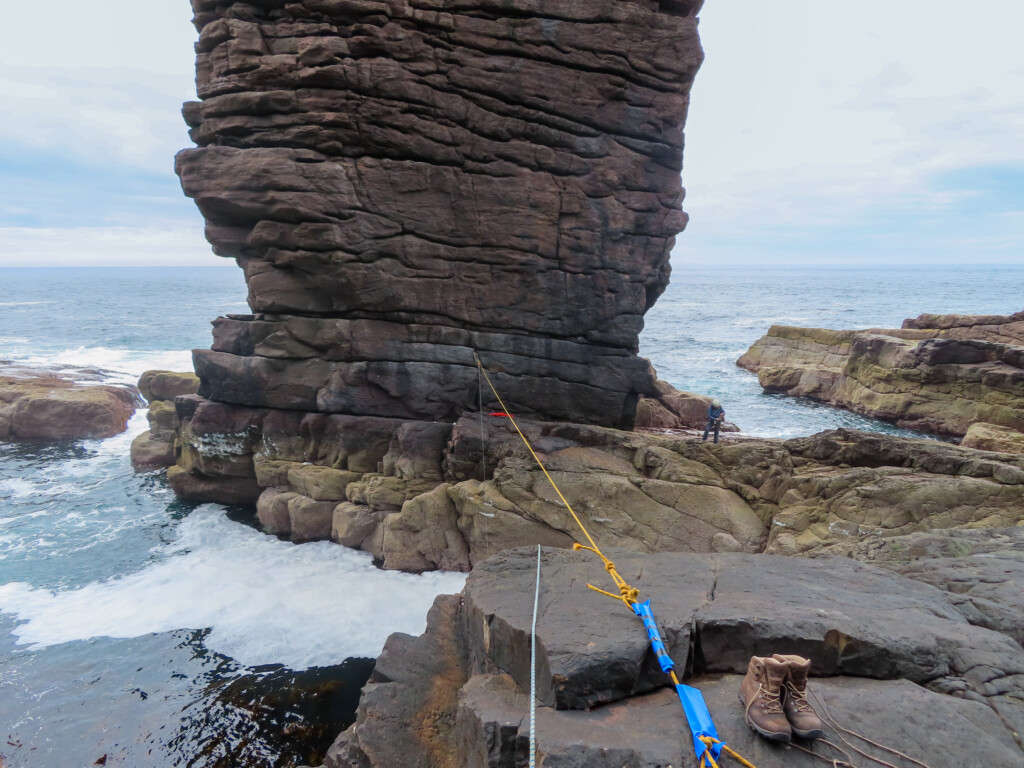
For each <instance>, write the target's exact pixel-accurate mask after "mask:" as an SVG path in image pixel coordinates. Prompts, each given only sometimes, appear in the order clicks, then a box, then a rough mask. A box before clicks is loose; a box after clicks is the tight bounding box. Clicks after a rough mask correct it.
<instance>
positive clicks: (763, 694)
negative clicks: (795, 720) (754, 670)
mask: <svg viewBox="0 0 1024 768" xmlns="http://www.w3.org/2000/svg"><path fill="white" fill-rule="evenodd" d="M780 694H781V691H780V692H779V693H776V694H772V693H771V692H770V691H769V690H768V689H767V688H765V687H764V686H763V685H758V686H757V697H758V698H759V699H761V706H762V707H763V708H764V712H765V714H769V715H781V714H782V696H781V695H780ZM751 701H753V699H751ZM747 709H750V707H749V706H748V707H747Z"/></svg>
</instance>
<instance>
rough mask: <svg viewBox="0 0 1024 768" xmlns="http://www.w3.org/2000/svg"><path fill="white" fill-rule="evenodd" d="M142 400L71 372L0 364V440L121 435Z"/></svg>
mask: <svg viewBox="0 0 1024 768" xmlns="http://www.w3.org/2000/svg"><path fill="white" fill-rule="evenodd" d="M140 402H141V401H140V400H139V394H138V392H136V391H135V389H134V388H132V387H123V386H117V385H112V384H93V383H90V382H80V381H76V377H75V376H74V374H73V373H70V372H61V371H59V370H34V369H31V368H25V367H23V366H15V365H4V366H0V440H78V439H83V438H85V439H96V438H104V437H113V436H114V435H119V434H120V433H122V432H124V430H125V428H126V427H127V426H128V419H130V418H131V416H132V414H133V413H134V412H135V407H136V405H138V404H139V403H140Z"/></svg>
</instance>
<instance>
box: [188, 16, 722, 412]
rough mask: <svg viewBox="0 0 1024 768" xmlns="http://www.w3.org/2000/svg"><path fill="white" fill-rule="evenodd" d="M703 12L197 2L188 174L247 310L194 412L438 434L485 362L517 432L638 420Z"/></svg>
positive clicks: (203, 355)
mask: <svg viewBox="0 0 1024 768" xmlns="http://www.w3.org/2000/svg"><path fill="white" fill-rule="evenodd" d="M700 5H701V3H700V2H691V1H690V0H672V1H671V2H663V3H654V2H646V1H640V0H636V1H634V0H593V2H589V3H585V4H579V3H575V2H569V0H554V1H553V2H552V1H550V0H544V1H543V2H541V1H540V0H513V1H512V2H507V1H506V0H471V1H470V2H464V3H454V4H453V3H450V2H439V1H438V0H422V1H420V0H417V2H411V1H410V0H387V1H385V0H348V1H346V2H324V1H323V0H302V1H300V2H284V0H264V1H263V2H260V3H243V2H213V0H193V2H192V6H193V9H194V11H195V24H196V26H197V28H198V29H199V31H200V36H199V42H198V44H197V48H196V50H197V60H196V69H197V87H198V93H199V97H200V99H201V102H195V103H190V104H187V105H186V107H185V110H184V114H185V118H186V121H187V122H188V123H189V125H190V127H191V132H190V134H191V136H192V138H193V140H194V141H195V143H196V145H197V147H196V148H194V149H189V150H185V151H183V152H181V153H180V154H179V155H178V158H177V165H176V167H177V172H178V174H179V176H180V178H181V182H182V186H183V188H184V189H185V192H186V193H187V194H188V195H189V196H191V197H192V198H194V200H195V201H196V204H197V206H198V207H199V209H200V211H201V212H202V214H203V215H204V217H205V219H206V233H207V237H208V238H209V240H210V242H211V243H212V244H213V246H214V250H215V252H216V253H218V254H220V255H222V256H225V257H230V258H235V259H237V260H238V263H239V264H240V265H241V267H242V268H243V269H244V271H245V277H246V282H247V285H248V289H249V303H250V306H251V308H252V310H253V314H252V315H231V316H228V317H224V318H221V319H219V320H218V321H217V322H216V324H215V330H214V344H213V348H212V349H211V350H205V351H204V350H199V351H197V352H196V353H195V366H196V371H197V373H198V374H199V376H200V378H201V379H202V388H201V390H200V391H201V392H202V394H204V395H206V396H208V397H210V398H212V399H214V400H218V401H223V402H229V403H235V404H239V405H246V406H251V407H260V408H275V409H282V410H302V411H311V412H313V411H319V412H324V413H344V414H354V415H370V416H387V417H394V418H400V419H403V420H407V421H412V420H420V421H430V420H438V421H447V422H449V423H450V422H452V421H454V420H455V419H457V418H458V417H459V416H460V415H461V414H462V412H463V411H465V410H466V409H468V408H471V407H475V406H476V404H477V401H478V397H479V394H480V393H479V389H480V383H479V377H478V373H477V369H476V367H475V362H474V352H477V353H479V356H480V357H481V358H482V359H483V361H484V363H485V364H487V365H488V366H489V367H490V368H491V369H492V371H494V374H493V375H494V376H495V378H496V379H497V383H498V384H499V387H500V389H501V391H502V393H503V395H504V396H505V397H506V399H507V403H508V404H509V407H511V408H513V409H515V411H516V412H517V413H523V414H531V415H534V416H540V417H544V418H551V419H561V420H569V421H583V422H592V423H599V424H607V425H619V426H630V425H632V423H633V418H634V410H635V407H636V402H637V399H638V397H639V396H641V395H655V394H657V393H656V390H655V386H654V380H653V374H652V372H651V370H650V368H649V366H648V364H647V363H646V361H644V360H643V359H641V358H639V357H637V356H636V351H637V339H638V333H639V331H640V329H641V328H642V325H643V319H642V318H643V315H644V313H645V312H646V310H647V309H649V308H650V306H651V305H653V303H654V302H655V300H656V299H657V297H658V296H659V295H660V293H661V292H662V291H663V290H664V288H665V286H666V284H667V281H668V273H669V266H668V257H669V252H670V250H671V248H672V244H673V241H674V237H675V235H676V234H677V233H678V232H680V231H681V230H682V229H683V227H684V225H685V223H686V216H685V214H683V213H682V210H681V203H682V199H683V190H682V187H681V185H680V169H681V165H682V149H683V135H682V127H683V123H684V121H685V117H686V111H687V107H688V100H689V89H690V85H691V83H692V80H693V77H694V75H695V73H696V71H697V69H698V67H699V65H700V63H701V59H702V56H703V54H702V51H701V48H700V44H699V41H698V37H697V26H696V18H695V15H696V13H697V11H698V10H699V7H700ZM484 400H485V403H486V404H488V405H490V404H491V398H490V397H489V396H488V395H487V393H486V392H485V396H484Z"/></svg>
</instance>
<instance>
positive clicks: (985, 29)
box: [676, 0, 1024, 263]
mask: <svg viewBox="0 0 1024 768" xmlns="http://www.w3.org/2000/svg"><path fill="white" fill-rule="evenodd" d="M947 6H948V7H947ZM719 14H721V17H720V16H719ZM741 22H742V24H744V25H745V28H744V30H739V31H738V30H737V27H738V26H739V25H740V23H741ZM1021 23H1024V4H1020V3H1015V2H1010V1H1009V0H981V2H979V3H978V4H976V5H972V8H971V13H970V14H968V15H966V16H965V15H964V14H962V13H960V12H958V11H957V6H955V5H954V4H952V3H949V2H944V1H940V2H936V3H929V4H927V5H926V4H924V3H922V2H908V3H900V4H895V5H894V4H892V3H881V2H877V1H875V0H867V1H866V2H865V3H862V4H860V5H859V6H858V7H857V13H855V14H852V13H849V11H848V9H845V10H844V9H841V8H839V7H837V6H835V5H834V4H830V3H820V2H811V1H810V0H797V1H796V2H795V3H794V5H793V7H792V8H789V9H788V11H787V13H786V14H784V15H783V14H779V13H778V11H777V9H776V8H774V7H770V6H768V5H767V4H758V5H754V4H748V5H746V6H745V7H744V9H743V13H742V14H737V13H736V12H735V9H726V8H719V7H717V6H716V5H715V4H709V5H708V6H706V7H705V9H704V11H703V12H702V22H701V34H702V39H703V43H704V46H705V49H706V51H707V53H708V56H707V60H706V62H705V65H704V67H703V68H702V70H701V71H700V72H699V73H698V75H697V78H696V81H695V86H694V93H693V100H692V105H691V109H690V113H689V118H688V124H687V137H686V138H687V142H686V159H685V162H686V165H685V168H684V173H683V181H684V184H685V186H686V187H687V202H686V209H687V211H688V212H689V213H690V217H691V218H690V225H689V227H688V229H687V231H686V233H684V234H683V235H682V236H681V237H680V239H679V244H678V246H677V249H676V253H677V255H678V256H679V257H680V258H682V259H692V260H707V261H709V262H710V261H715V260H721V259H732V260H735V261H744V260H754V261H757V260H764V259H765V258H771V259H785V260H798V261H813V260H816V261H817V262H818V263H827V262H829V261H830V260H838V261H843V260H854V261H856V260H861V261H872V260H874V261H879V260H884V259H891V258H900V259H911V258H912V259H917V260H920V261H931V260H935V259H939V260H955V259H960V260H964V259H967V258H979V257H981V258H985V259H990V260H993V261H1006V260H1012V259H1013V258H1014V257H1015V258H1017V259H1020V258H1021V256H1020V252H1021V251H1022V250H1024V235H1022V232H1021V230H1020V227H1019V221H1018V220H1017V219H1016V218H1015V217H1012V216H1009V217H1000V216H999V215H998V214H999V213H1000V212H1004V213H1005V212H1013V211H1016V210H1019V209H1020V200H1021V199H1022V196H1021V194H1020V193H1021V189H1020V182H1019V169H1020V168H1021V167H1024V152H1022V149H1021V148H1022V146H1024V120H1022V118H1021V115H1022V114H1024V80H1022V79H1021V77H1020V74H1019V67H1020V65H1019V57H1018V56H1017V54H1016V49H1017V45H1016V43H1015V42H1014V39H1015V37H1016V32H1015V30H1016V29H1019V26H1020V24H1021ZM737 32H738V33H737ZM1015 169H1017V170H1015ZM979 230H985V231H988V232H990V233H991V234H990V236H987V237H985V238H983V239H981V240H979V239H978V238H977V237H976V234H977V232H978V231H979ZM967 243H971V246H972V247H971V248H970V250H968V249H967V248H966V244H967ZM1014 249H1016V251H1017V254H1016V256H1012V255H1010V254H1012V253H1013V251H1014Z"/></svg>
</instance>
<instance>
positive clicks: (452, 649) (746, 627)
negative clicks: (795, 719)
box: [324, 548, 1024, 768]
mask: <svg viewBox="0 0 1024 768" xmlns="http://www.w3.org/2000/svg"><path fill="white" fill-rule="evenodd" d="M606 554H608V555H609V556H611V557H612V558H613V559H614V561H615V564H616V566H618V569H619V571H620V573H621V574H622V576H623V577H624V578H625V579H626V581H627V582H628V583H629V584H631V585H632V586H634V587H637V588H638V589H639V590H640V591H641V599H647V598H650V600H651V604H652V606H653V609H654V612H655V614H656V616H657V618H658V620H659V622H660V624H661V629H662V633H663V636H664V638H665V643H666V645H667V647H668V650H669V652H670V654H671V655H672V656H673V658H674V661H675V662H676V668H677V670H678V671H679V674H680V676H681V677H685V678H686V682H688V683H689V684H691V685H694V686H696V687H698V688H699V689H700V690H701V691H702V692H703V694H704V698H705V700H706V702H707V704H708V708H709V710H710V712H711V715H712V717H713V718H714V720H715V722H716V725H717V728H718V732H719V735H720V736H721V737H722V738H723V739H725V740H727V741H728V743H729V744H730V745H731V746H732V748H733V749H735V750H736V751H737V752H738V753H739V754H741V755H743V756H744V757H746V758H748V759H750V760H751V761H752V762H753V764H754V765H757V766H758V768H809V767H810V766H816V765H821V764H822V763H821V760H822V758H823V757H827V760H826V762H831V761H832V759H833V758H836V757H839V756H840V754H839V753H838V752H835V751H833V750H832V749H830V748H829V747H827V746H826V745H824V744H820V743H818V744H815V743H812V742H806V743H804V744H803V745H802V746H805V747H807V748H812V749H813V750H814V751H815V752H816V753H817V755H818V756H817V757H816V756H814V755H808V754H805V753H804V752H800V751H798V750H796V749H794V748H792V747H787V746H785V745H781V744H777V743H772V742H768V741H766V740H764V739H761V738H759V737H757V736H756V735H755V734H754V733H753V731H752V730H751V729H750V728H749V727H748V726H747V725H746V723H744V720H743V714H744V713H743V705H742V704H741V703H740V702H739V701H738V697H737V691H738V687H739V681H740V677H741V675H742V674H743V672H744V671H745V668H746V665H747V661H748V660H749V659H750V657H751V656H752V655H771V654H772V653H796V654H800V655H804V656H807V657H809V658H810V659H811V660H812V662H813V666H812V675H814V676H815V677H813V678H812V679H811V682H810V690H811V691H812V693H813V694H814V697H813V698H812V699H811V704H812V705H814V706H816V707H817V708H818V709H819V711H825V712H827V714H828V715H829V722H830V723H832V722H838V723H839V724H840V725H843V726H845V727H847V728H852V729H854V730H856V731H858V732H860V733H863V734H865V735H867V736H868V737H869V738H871V739H872V741H873V742H875V743H876V744H877V743H878V742H881V743H883V744H886V745H888V746H890V747H892V748H895V749H898V750H900V751H901V752H903V753H905V754H906V755H907V756H909V757H910V758H913V759H915V760H918V761H924V763H926V764H928V765H930V766H932V768H955V767H956V766H961V765H964V764H970V763H974V762H979V763H983V764H985V765H992V766H996V765H998V766H1006V768H1009V766H1013V765H1019V764H1021V762H1022V761H1024V751H1022V742H1021V738H1020V735H1019V734H1020V733H1021V732H1022V731H1024V704H1022V699H1024V651H1022V649H1021V646H1020V645H1019V644H1018V643H1017V642H1016V641H1015V640H1014V639H1013V638H1012V637H1011V636H1008V635H1006V634H1003V633H1002V632H1000V631H996V630H995V629H991V628H988V627H984V626H977V625H976V623H975V622H974V621H973V616H974V615H976V614H972V613H970V612H964V611H963V610H962V608H961V605H960V604H958V603H957V602H956V601H955V599H954V598H955V597H956V595H955V592H956V586H955V585H954V586H953V587H952V589H951V590H950V592H946V591H943V590H942V589H939V588H936V587H934V586H930V585H928V584H923V583H921V582H920V581H915V580H913V579H910V578H906V577H903V576H899V575H896V574H893V573H890V572H887V571H885V570H883V569H880V568H877V567H874V566H870V565H864V564H860V563H855V562H852V561H850V560H847V559H844V558H824V559H821V560H804V559H797V558H781V557H765V556H761V555H743V554H719V555H692V554H690V555H687V554H660V555H648V556H644V555H640V554H637V553H634V552H623V551H616V550H609V551H606ZM535 573H536V555H535V550H533V549H529V548H523V549H516V550H510V551H508V552H504V553H502V554H500V555H497V556H495V557H494V558H492V559H490V560H488V561H486V562H484V563H482V564H481V565H480V566H478V567H477V568H476V569H474V571H473V573H472V574H471V575H470V577H469V580H468V581H467V583H466V587H465V589H464V590H463V593H462V594H461V595H457V596H443V597H440V598H438V599H437V601H436V602H435V604H434V608H433V610H432V611H431V614H430V618H429V619H428V626H427V631H426V633H425V634H424V635H423V636H422V637H419V638H412V637H409V636H408V635H401V634H396V635H392V636H391V637H390V638H389V639H388V641H387V644H386V645H385V647H384V652H383V653H382V654H381V656H380V658H379V659H378V660H377V665H376V668H375V669H374V672H373V675H372V676H371V678H370V683H369V684H368V685H367V687H366V689H365V690H364V692H363V697H362V700H361V702H360V705H359V712H358V718H357V720H356V723H355V724H354V725H353V726H352V727H351V728H349V729H348V730H347V731H345V732H344V733H343V734H341V736H340V737H339V739H338V740H337V741H336V743H335V744H334V746H333V747H332V748H331V750H330V751H329V753H328V756H327V759H326V760H325V761H324V765H325V766H327V767H328V768H391V767H392V766H398V765H401V766H410V767H413V766H415V767H416V768H449V767H451V768H454V767H455V766H465V767H466V768H504V767H505V766H515V765H525V764H526V762H527V758H528V754H529V752H528V736H529V718H528V711H529V693H530V630H531V614H532V608H533V592H534V579H535ZM922 576H923V577H924V578H927V574H926V573H925V574H922ZM588 583H592V584H594V585H596V586H598V587H601V588H605V587H608V586H609V585H610V583H611V581H610V579H609V578H608V577H607V574H606V573H605V571H604V568H603V565H602V563H601V562H600V560H598V559H597V558H596V557H595V556H594V555H592V554H590V553H587V552H577V553H574V552H565V551H552V550H545V551H544V552H543V555H542V562H541V585H540V600H539V611H538V614H539V618H538V622H537V698H538V707H537V717H536V724H537V748H538V758H539V759H538V765H555V766H565V767H566V768H590V767H591V766H634V767H636V768H640V767H641V766H644V767H649V768H653V767H654V766H677V767H678V768H695V767H696V766H697V761H696V759H695V757H694V754H693V748H692V742H691V739H690V734H689V729H688V728H687V725H686V722H685V719H684V716H683V713H682V710H681V708H680V706H679V701H678V700H677V699H676V697H675V692H674V690H672V688H671V687H670V686H669V685H668V682H669V681H668V680H667V678H666V676H665V675H664V674H663V673H662V672H661V671H660V670H659V669H658V665H657V662H656V660H655V657H654V654H653V653H652V652H651V650H650V646H649V645H648V642H647V637H646V634H645V632H644V630H643V627H642V626H641V624H640V622H639V620H638V619H637V618H636V617H635V616H633V614H632V613H631V612H630V611H629V610H627V609H626V608H625V607H624V606H623V605H622V604H621V603H619V602H618V601H617V600H613V599H609V598H608V597H605V596H603V595H600V594H598V593H596V592H594V591H592V590H590V589H588V588H587V584H588ZM1013 586H1015V587H1016V589H1017V592H1018V593H1019V591H1020V587H1021V586H1022V584H1021V583H1019V582H1018V583H1017V584H1015V585H1013ZM1006 596H1007V597H1009V598H1010V602H1005V603H1002V606H1003V608H1004V610H1012V609H1013V608H1014V607H1016V606H1017V605H1019V601H1018V602H1017V603H1014V602H1012V598H1013V594H1012V587H1011V591H1010V592H1008V593H1007V594H1006ZM995 598H996V599H995V601H994V602H995V603H996V604H998V603H999V596H998V595H996V596H995ZM819 676H827V677H819ZM823 705H824V707H826V708H827V709H824V710H823ZM832 718H834V720H832ZM828 730H829V731H830V732H829V733H827V734H826V735H827V736H828V737H829V738H830V740H831V741H832V742H833V743H836V744H842V743H843V741H845V739H844V738H843V737H844V736H845V735H847V734H842V733H838V732H832V731H833V728H832V727H831V726H830V727H829V729H828ZM857 744H858V747H859V748H862V749H865V750H867V751H868V754H873V755H875V756H877V757H880V758H882V759H886V760H895V759H896V758H895V757H894V756H893V755H892V754H891V753H885V752H882V751H879V750H877V747H875V746H873V745H872V744H869V743H863V742H859V741H858V742H857ZM897 762H898V764H900V765H903V764H904V763H903V761H902V760H898V761H897ZM721 764H722V765H734V764H736V763H734V762H733V761H732V760H731V758H727V757H725V756H723V758H722V761H721ZM857 764H858V765H860V764H861V761H860V760H858V762H857ZM864 764H867V763H866V762H865V763H864ZM907 764H908V765H909V763H907Z"/></svg>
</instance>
